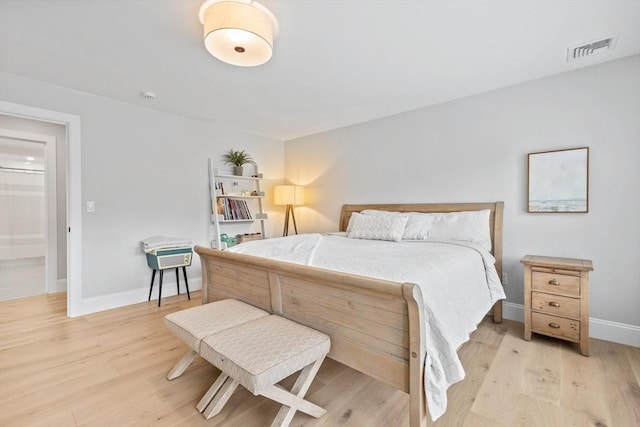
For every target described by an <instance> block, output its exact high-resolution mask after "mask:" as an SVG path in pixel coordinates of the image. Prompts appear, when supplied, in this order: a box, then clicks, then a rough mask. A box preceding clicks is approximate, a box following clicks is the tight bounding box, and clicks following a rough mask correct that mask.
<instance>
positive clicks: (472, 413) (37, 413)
mask: <svg viewBox="0 0 640 427" xmlns="http://www.w3.org/2000/svg"><path fill="white" fill-rule="evenodd" d="M65 304H66V295H65V294H53V295H43V296H37V297H30V298H23V299H18V300H11V301H3V302H0V426H3V427H9V426H63V427H64V426H115V425H117V426H146V425H153V426H210V427H214V426H242V427H245V426H246V427H251V426H268V425H269V424H270V422H271V420H272V419H273V418H274V417H275V414H276V413H277V411H278V408H279V407H278V404H276V403H274V402H271V401H270V400H268V399H265V398H263V397H256V396H253V395H252V394H251V393H249V392H248V391H246V390H245V389H243V388H242V387H239V388H238V390H237V391H236V393H235V394H234V396H233V397H232V398H231V400H230V401H229V403H228V404H227V406H226V407H225V408H224V410H223V411H222V412H221V413H220V414H219V415H218V416H216V417H214V418H213V419H211V420H209V421H206V420H205V419H204V418H203V417H202V416H201V415H200V414H199V413H198V412H197V411H196V409H195V404H196V403H197V401H198V400H199V399H200V397H201V396H202V395H203V394H204V393H205V391H206V390H207V389H208V387H209V386H210V385H211V383H212V382H213V380H214V379H215V377H216V376H217V375H218V371H217V370H216V369H215V368H213V367H212V366H210V365H209V364H208V363H207V362H205V361H203V360H202V359H200V358H197V359H196V361H195V362H194V364H193V365H192V366H191V367H190V368H189V369H188V370H187V371H186V372H185V374H184V375H183V376H182V377H180V378H177V379H175V380H174V381H171V382H170V381H167V380H166V379H165V375H166V373H167V372H168V371H169V370H170V369H171V368H172V367H173V365H174V364H175V362H176V361H178V360H179V359H180V357H182V355H183V353H184V351H185V350H186V347H185V346H184V344H183V343H182V342H181V341H180V340H179V339H177V338H175V337H174V336H173V335H172V334H170V333H169V332H168V331H167V330H166V329H165V327H164V323H163V320H162V318H163V317H164V316H165V315H166V314H168V313H171V312H173V311H176V310H180V309H183V308H187V307H190V306H194V305H198V304H200V296H199V292H194V293H193V294H192V300H191V301H187V300H186V298H185V296H184V295H180V296H176V297H170V298H166V299H165V300H163V304H162V307H161V308H158V307H157V306H156V302H154V301H152V302H150V303H142V304H136V305H132V306H128V307H124V308H119V309H115V310H109V311H105V312H102V313H97V314H93V315H89V316H84V317H80V318H75V319H68V318H67V317H66V306H65ZM522 333H523V326H522V324H521V323H516V322H511V321H505V322H504V323H502V324H494V323H492V322H491V320H490V319H489V318H487V319H485V320H484V321H483V322H482V323H481V324H480V326H479V328H478V330H477V331H476V332H474V334H473V335H472V337H471V340H470V341H469V342H467V343H466V344H464V345H463V346H462V347H461V348H460V350H459V354H460V356H461V359H462V362H463V365H464V366H465V370H466V371H467V377H466V379H465V380H464V381H462V382H460V383H458V384H455V385H454V386H452V387H451V388H450V389H449V393H448V396H449V407H448V408H449V409H448V411H447V413H446V414H445V415H444V416H443V417H442V418H440V419H439V420H438V421H437V422H436V423H434V425H435V426H438V427H441V426H473V427H476V426H492V427H493V426H505V427H510V426H561V427H564V426H599V427H603V426H609V427H614V426H620V427H631V426H639V425H640V386H639V383H640V349H639V348H635V347H628V346H624V345H619V344H614V343H610V342H606V341H600V340H595V339H592V340H591V357H588V358H587V357H584V356H582V355H580V354H579V351H578V349H577V347H576V346H575V344H571V343H567V342H564V341H559V340H553V339H551V338H546V337H543V336H540V335H535V336H534V339H533V340H532V341H530V342H527V341H524V340H523V339H522ZM291 382H292V378H289V379H287V380H285V382H284V383H285V385H286V386H290V385H291ZM307 396H308V398H309V400H311V401H313V402H314V403H316V404H318V405H320V406H322V407H324V408H326V409H327V410H328V413H327V414H326V415H325V416H324V417H323V418H321V419H318V420H316V419H314V418H311V417H309V416H307V415H305V414H300V413H298V414H296V416H295V417H294V419H293V422H292V424H291V425H292V426H357V427H366V426H376V427H377V426H392V427H395V426H408V424H409V420H408V415H407V410H408V396H407V395H406V394H404V393H402V392H399V391H396V390H394V389H392V388H390V387H388V386H386V385H385V384H383V383H380V382H379V381H376V380H374V379H372V378H370V377H367V376H365V375H363V374H360V373H359V372H356V371H354V370H352V369H350V368H347V367H346V366H344V365H341V364H339V363H337V362H334V361H332V360H330V359H327V360H326V361H325V363H324V364H323V366H322V368H321V369H320V372H319V373H318V376H317V377H316V379H315V381H314V382H313V384H312V386H311V389H310V390H309V393H308V394H307Z"/></svg>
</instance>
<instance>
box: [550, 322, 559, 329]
mask: <svg viewBox="0 0 640 427" xmlns="http://www.w3.org/2000/svg"><path fill="white" fill-rule="evenodd" d="M549 327H550V328H553V329H560V325H558V324H557V323H553V322H551V323H549Z"/></svg>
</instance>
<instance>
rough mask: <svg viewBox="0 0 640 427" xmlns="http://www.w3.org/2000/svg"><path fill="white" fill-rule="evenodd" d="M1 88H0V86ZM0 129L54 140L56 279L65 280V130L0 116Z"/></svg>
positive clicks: (48, 124) (35, 121)
mask: <svg viewBox="0 0 640 427" xmlns="http://www.w3.org/2000/svg"><path fill="white" fill-rule="evenodd" d="M0 87H1V86H0ZM0 127H2V128H5V129H11V130H16V131H20V132H27V133H35V134H38V135H47V136H52V137H54V138H56V211H57V215H56V218H57V220H58V227H57V229H56V233H57V245H58V253H57V265H58V268H57V276H58V277H57V278H58V280H61V279H66V278H67V231H66V228H67V156H66V152H67V129H66V127H65V126H63V125H60V124H56V123H47V122H43V121H39V120H30V119H25V118H22V117H15V116H8V115H5V114H0Z"/></svg>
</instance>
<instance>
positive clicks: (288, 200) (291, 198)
mask: <svg viewBox="0 0 640 427" xmlns="http://www.w3.org/2000/svg"><path fill="white" fill-rule="evenodd" d="M273 203H275V204H276V205H302V204H304V187H301V186H299V185H277V186H276V188H275V189H274V195H273Z"/></svg>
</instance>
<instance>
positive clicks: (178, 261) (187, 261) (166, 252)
mask: <svg viewBox="0 0 640 427" xmlns="http://www.w3.org/2000/svg"><path fill="white" fill-rule="evenodd" d="M146 255H147V265H148V266H149V268H151V269H152V270H153V273H152V274H151V285H150V286H149V298H147V301H151V292H152V291H153V282H154V281H155V278H156V271H159V272H160V287H159V288H158V307H160V302H161V301H162V279H163V277H164V270H169V269H171V268H175V269H176V286H177V287H178V295H180V275H179V272H178V270H179V269H180V267H182V274H183V276H184V285H185V287H186V289H187V298H188V299H189V300H190V299H191V294H190V293H189V282H188V281H187V267H188V266H190V265H191V258H192V257H193V249H192V248H191V247H184V248H171V249H160V250H155V251H151V252H147V254H146Z"/></svg>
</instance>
